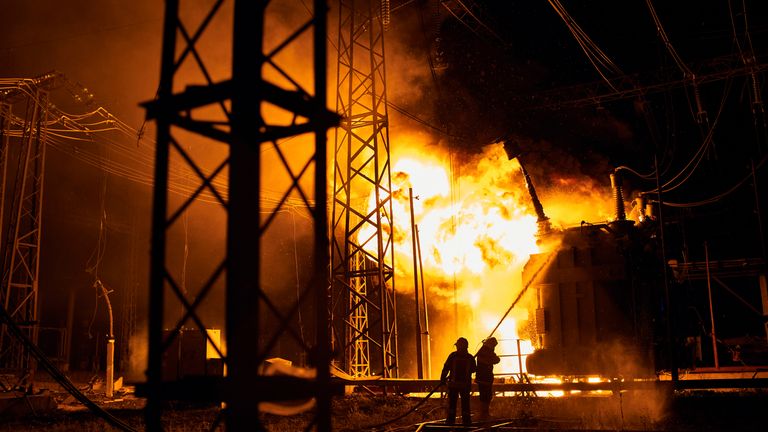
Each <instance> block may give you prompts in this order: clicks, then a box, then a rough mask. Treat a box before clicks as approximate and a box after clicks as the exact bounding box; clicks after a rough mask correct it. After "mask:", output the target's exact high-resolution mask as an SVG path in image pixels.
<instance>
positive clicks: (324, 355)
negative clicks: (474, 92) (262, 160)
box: [313, 0, 333, 432]
mask: <svg viewBox="0 0 768 432" xmlns="http://www.w3.org/2000/svg"><path fill="white" fill-rule="evenodd" d="M313 10H314V13H315V29H314V35H313V43H314V47H313V49H314V55H315V59H314V67H315V103H316V104H317V106H316V110H317V113H318V115H320V113H322V112H324V111H326V110H327V108H326V105H327V103H328V88H327V82H328V77H327V69H326V61H327V57H328V52H327V50H328V47H327V45H326V40H325V39H326V37H327V33H328V16H327V15H328V4H327V3H326V0H315V1H314V4H313ZM327 151H328V136H327V129H326V128H325V127H324V126H320V127H318V128H317V129H316V130H315V185H314V186H315V191H314V192H315V207H314V209H313V212H314V214H313V217H314V219H315V245H314V246H315V248H314V249H315V250H314V255H315V266H314V269H313V273H314V281H313V286H314V290H315V302H316V307H317V313H316V327H315V340H316V346H315V348H316V352H315V354H316V356H317V358H316V359H315V361H316V362H317V378H316V382H317V396H316V400H317V415H316V428H317V431H318V432H330V431H331V430H332V429H333V427H332V422H331V415H332V406H331V402H332V401H331V398H332V396H331V384H330V380H331V376H330V363H331V341H330V322H329V319H330V318H329V313H328V311H329V309H328V295H327V291H326V290H325V289H323V288H324V287H325V284H326V283H327V280H328V277H329V276H331V277H332V275H330V274H328V273H327V265H328V263H329V262H331V257H330V239H329V235H328V233H329V226H328V178H327V174H326V173H327V172H328V167H327V164H328V161H327V159H326V157H325V155H326V154H327Z"/></svg>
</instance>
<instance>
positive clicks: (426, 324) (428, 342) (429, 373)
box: [415, 225, 432, 379]
mask: <svg viewBox="0 0 768 432" xmlns="http://www.w3.org/2000/svg"><path fill="white" fill-rule="evenodd" d="M415 228H416V250H417V252H418V255H419V268H420V269H421V271H420V272H419V277H420V278H421V301H422V309H423V310H424V332H423V335H424V343H426V351H427V355H426V357H427V372H426V378H427V379H431V378H432V346H431V343H432V341H431V340H430V338H429V311H428V310H427V292H426V290H425V289H424V264H423V263H422V261H421V236H420V235H419V225H415Z"/></svg>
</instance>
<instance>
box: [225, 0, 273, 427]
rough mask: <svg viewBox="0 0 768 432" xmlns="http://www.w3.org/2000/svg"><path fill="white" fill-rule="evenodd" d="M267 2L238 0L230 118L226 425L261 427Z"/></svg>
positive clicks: (234, 32) (236, 5)
mask: <svg viewBox="0 0 768 432" xmlns="http://www.w3.org/2000/svg"><path fill="white" fill-rule="evenodd" d="M267 3H268V1H266V0H260V1H251V0H235V4H234V27H233V43H232V84H233V88H235V89H237V91H235V92H233V94H232V119H231V125H232V129H231V133H232V142H231V143H230V156H229V203H228V204H229V207H228V218H227V289H226V300H225V303H226V311H227V317H226V331H227V368H228V369H227V373H228V376H227V392H226V395H225V398H224V399H225V401H226V403H227V416H226V425H227V430H232V431H245V430H254V429H255V430H259V429H260V428H261V423H260V420H259V411H258V409H257V407H256V406H254V404H253V402H252V401H253V397H249V395H252V393H253V392H254V391H255V390H256V389H257V388H256V387H254V385H255V383H256V382H257V380H258V366H259V365H258V364H254V363H253V360H254V359H255V358H258V357H259V353H260V345H261V342H260V341H259V334H260V333H259V331H260V325H259V324H260V323H259V320H260V311H259V302H260V294H261V292H262V290H261V281H260V278H259V275H260V273H261V270H262V269H261V232H262V230H261V216H260V210H261V203H260V188H261V176H260V166H261V165H260V164H261V152H260V148H261V146H260V143H261V136H260V133H261V132H260V129H261V128H262V126H263V125H264V119H263V118H262V115H261V103H260V102H259V101H261V100H262V98H261V95H260V83H261V80H262V77H261V68H262V62H263V60H262V56H261V52H262V41H263V32H264V13H265V9H266V7H267Z"/></svg>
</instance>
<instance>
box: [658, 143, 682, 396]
mask: <svg viewBox="0 0 768 432" xmlns="http://www.w3.org/2000/svg"><path fill="white" fill-rule="evenodd" d="M653 167H654V170H655V172H656V195H657V198H658V201H659V216H658V217H659V240H660V242H661V261H662V262H661V267H662V273H663V275H664V303H665V306H666V307H665V309H664V314H665V318H666V321H667V349H668V350H669V366H670V369H671V372H672V382H673V383H677V382H678V380H679V379H680V375H679V371H678V370H677V344H676V343H675V341H674V332H673V331H672V330H673V325H672V319H673V317H674V315H673V314H672V312H671V311H670V309H671V304H670V300H671V299H670V295H669V277H668V272H667V249H666V246H665V245H664V212H663V211H662V208H663V206H664V201H663V200H662V197H661V194H662V193H661V178H660V176H659V158H658V156H656V155H655V154H654V156H653Z"/></svg>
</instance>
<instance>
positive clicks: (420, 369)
mask: <svg viewBox="0 0 768 432" xmlns="http://www.w3.org/2000/svg"><path fill="white" fill-rule="evenodd" d="M408 199H409V200H410V203H411V240H412V241H411V243H412V244H413V298H414V300H415V301H414V304H415V305H416V372H417V376H418V378H419V379H422V378H424V360H423V359H422V350H421V312H420V311H419V263H418V256H417V253H416V223H415V222H414V216H413V188H408Z"/></svg>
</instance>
